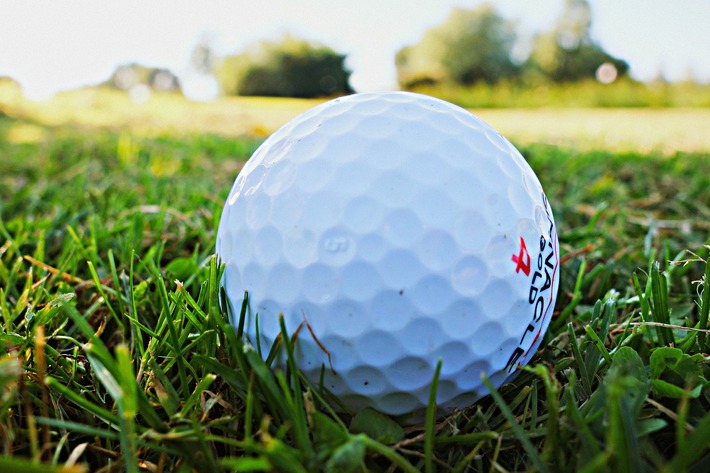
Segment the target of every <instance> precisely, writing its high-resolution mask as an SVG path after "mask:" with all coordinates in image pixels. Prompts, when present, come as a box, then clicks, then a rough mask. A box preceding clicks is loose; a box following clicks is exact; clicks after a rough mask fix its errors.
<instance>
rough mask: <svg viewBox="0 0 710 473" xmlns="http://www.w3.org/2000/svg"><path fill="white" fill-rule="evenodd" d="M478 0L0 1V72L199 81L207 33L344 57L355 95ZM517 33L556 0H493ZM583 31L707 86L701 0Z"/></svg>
mask: <svg viewBox="0 0 710 473" xmlns="http://www.w3.org/2000/svg"><path fill="white" fill-rule="evenodd" d="M483 2H484V0H300V1H299V0H290V1H287V0H271V1H269V0H261V1H247V0H202V1H199V2H198V1H190V2H188V1H181V0H172V1H168V0H152V1H138V0H124V1H102V0H93V1H89V0H72V1H68V0H55V1H40V0H23V1H13V0H0V12H2V14H1V15H0V76H10V77H12V78H14V79H15V80H17V81H18V82H20V84H21V85H22V87H23V91H24V93H25V95H27V96H28V97H30V98H35V99H41V98H47V97H49V96H51V94H53V93H55V92H56V91H59V90H66V89H72V88H77V87H81V86H83V85H92V84H97V83H99V82H102V81H104V80H106V79H107V78H108V77H109V76H110V75H111V74H112V72H113V71H114V70H115V69H116V67H117V66H119V65H121V64H127V63H132V62H137V63H140V64H143V65H146V66H150V67H165V68H169V69H170V70H172V71H173V72H175V73H177V74H178V76H180V77H181V80H182V82H183V84H188V83H190V81H191V80H192V83H199V81H196V79H197V76H195V74H194V73H192V72H191V71H190V67H189V63H190V54H191V52H192V50H193V48H194V47H195V45H196V44H197V43H198V42H200V41H207V42H208V43H209V44H210V45H211V47H212V48H213V50H214V51H215V52H216V53H217V54H218V55H227V54H234V53H238V52H241V51H243V50H244V49H245V48H247V47H248V46H249V45H251V44H254V43H256V42H258V41H260V40H263V39H278V38H280V37H283V36H284V35H286V34H291V35H293V36H296V37H299V38H304V39H308V40H313V41H318V42H321V43H323V44H325V45H327V46H329V47H331V48H333V49H334V50H336V51H337V52H339V53H341V54H346V55H347V62H346V65H347V66H348V67H349V69H350V70H351V71H352V75H351V81H350V82H351V85H352V86H353V87H354V88H355V90H356V91H359V92H363V91H373V90H388V89H394V88H396V72H395V68H394V55H395V53H396V52H397V51H398V50H399V49H400V48H402V47H403V46H406V45H411V44H414V43H416V42H417V41H419V40H420V39H421V37H422V35H423V33H424V32H425V31H426V30H427V29H428V28H430V27H432V26H435V25H437V24H439V23H441V22H442V21H443V20H444V19H445V18H446V17H447V16H448V15H449V13H450V11H451V9H452V8H453V7H454V6H460V7H467V8H468V7H470V8H473V7H475V6H477V5H480V4H481V3H483ZM493 4H494V5H495V6H496V8H497V10H498V12H499V13H500V14H501V15H502V16H504V17H505V18H506V19H508V20H510V21H513V22H514V24H515V25H516V31H517V33H518V36H519V37H520V38H522V39H523V40H524V39H526V38H528V39H529V38H531V37H532V36H533V35H534V34H535V33H537V32H541V31H549V30H550V29H551V27H552V25H553V23H554V21H555V19H556V18H557V16H558V15H559V13H560V12H561V9H562V5H563V0H504V1H500V2H493ZM590 5H591V11H592V37H593V39H595V40H596V41H597V42H598V43H599V44H600V45H601V46H602V47H603V48H604V49H605V50H606V51H607V52H608V53H610V54H612V55H614V56H616V57H619V58H621V59H624V60H626V61H627V62H628V63H629V64H630V66H631V69H630V72H631V75H632V77H634V78H636V79H639V80H651V79H654V78H657V77H659V74H662V75H663V77H665V78H666V79H668V80H682V79H687V78H689V77H692V78H694V79H696V80H699V81H701V82H710V28H708V26H707V24H708V19H710V1H708V0H679V1H670V0H623V1H619V0H590Z"/></svg>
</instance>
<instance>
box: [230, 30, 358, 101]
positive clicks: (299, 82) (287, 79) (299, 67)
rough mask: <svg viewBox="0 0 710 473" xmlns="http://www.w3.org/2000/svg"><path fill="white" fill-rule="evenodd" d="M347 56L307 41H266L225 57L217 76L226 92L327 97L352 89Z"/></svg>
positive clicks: (246, 94) (272, 95) (253, 94)
mask: <svg viewBox="0 0 710 473" xmlns="http://www.w3.org/2000/svg"><path fill="white" fill-rule="evenodd" d="M344 63H345V56H344V55H341V54H338V53H336V52H335V51H333V50H332V49H330V48H328V47H326V46H323V45H319V44H313V43H309V42H307V41H302V40H297V39H294V38H290V37H288V38H286V39H284V40H283V41H281V42H277V43H273V42H268V41H264V42H262V43H260V44H259V45H258V46H257V47H256V48H253V49H251V50H249V51H247V52H244V53H242V54H239V55H236V56H229V57H227V58H225V59H224V61H223V63H222V66H221V67H220V68H219V70H218V71H217V77H218V79H219V81H220V84H221V86H222V90H223V92H224V93H225V94H226V95H245V96H270V97H301V98H314V97H327V96H333V95H341V94H348V93H351V92H352V88H351V87H350V84H349V82H348V81H349V78H350V72H349V71H348V70H347V69H346V68H345V64H344Z"/></svg>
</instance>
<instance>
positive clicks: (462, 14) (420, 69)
mask: <svg viewBox="0 0 710 473" xmlns="http://www.w3.org/2000/svg"><path fill="white" fill-rule="evenodd" d="M515 40H516V35H515V32H514V30H513V29H512V27H511V25H510V24H509V23H508V22H506V21H505V20H504V19H503V18H502V17H501V16H500V15H499V14H498V13H497V12H496V11H495V9H494V8H493V6H491V5H490V4H484V5H481V6H480V7H478V8H475V9H473V10H467V9H463V8H454V9H453V10H452V11H451V14H450V15H449V17H448V18H447V19H446V20H445V21H444V22H443V23H442V24H440V25H438V26H436V27H434V28H431V29H430V30H428V31H426V32H425V33H424V36H423V37H422V39H421V41H419V43H417V44H415V45H413V46H407V47H404V48H402V49H401V50H400V51H398V52H397V55H396V58H395V64H396V67H397V77H398V80H399V83H400V85H401V86H402V87H405V88H409V87H414V86H417V85H421V84H438V83H454V84H459V85H472V84H475V83H476V82H479V81H484V82H488V83H496V82H498V81H500V80H502V79H507V78H511V77H515V76H516V75H517V74H518V72H519V68H518V66H517V65H516V64H515V63H514V61H513V60H512V58H511V51H512V48H513V44H514V43H515Z"/></svg>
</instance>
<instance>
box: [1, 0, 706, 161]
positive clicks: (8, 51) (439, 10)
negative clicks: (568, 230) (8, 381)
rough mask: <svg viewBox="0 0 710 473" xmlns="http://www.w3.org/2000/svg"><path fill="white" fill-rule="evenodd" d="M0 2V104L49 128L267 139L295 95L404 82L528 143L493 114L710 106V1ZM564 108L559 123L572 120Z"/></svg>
mask: <svg viewBox="0 0 710 473" xmlns="http://www.w3.org/2000/svg"><path fill="white" fill-rule="evenodd" d="M0 6H1V7H2V11H3V14H2V19H1V20H0V22H2V28H0V113H3V114H5V115H15V116H16V115H21V116H25V117H30V116H31V117H33V118H35V119H37V120H39V121H41V122H43V123H49V124H60V123H67V122H71V123H79V124H81V123H84V124H91V125H93V126H106V127H111V126H113V127H122V128H126V127H128V128H131V129H141V130H155V129H157V128H160V127H168V128H170V129H171V130H173V131H175V130H178V131H179V130H185V131H200V130H204V131H209V132H213V133H222V134H225V133H226V134H251V135H264V134H268V133H270V132H271V131H273V129H274V128H275V127H277V126H279V125H280V124H282V123H283V122H285V121H286V120H288V119H289V118H291V117H292V116H294V115H295V114H297V113H298V112H300V111H302V110H304V109H306V108H309V107H311V106H312V105H313V103H312V101H306V102H304V100H303V99H309V100H313V99H315V100H319V99H320V100H324V99H326V98H329V97H333V96H337V95H342V94H348V93H352V92H366V91H379V90H395V89H401V90H413V91H419V92H424V93H428V94H431V95H435V96H439V97H441V98H444V99H447V100H449V101H452V102H454V103H457V104H459V105H462V106H464V107H469V108H475V109H485V110H489V112H483V115H486V113H488V115H487V116H485V117H484V118H486V119H489V121H493V122H496V123H493V124H494V125H496V126H499V127H502V128H503V130H502V131H503V132H504V133H505V132H509V133H512V134H513V135H515V136H518V137H521V139H524V136H523V135H524V134H525V132H526V124H525V122H526V121H527V120H528V118H527V116H522V117H521V116H518V115H516V116H513V115H510V114H509V113H508V114H501V113H498V114H496V112H495V111H496V110H498V111H500V110H503V109H508V110H511V109H515V110H521V109H528V110H529V109H541V108H545V109H550V108H554V109H557V108H597V109H598V108H604V109H629V108H635V109H638V108H653V109H659V108H663V109H671V108H672V109H678V108H684V109H687V108H691V109H693V110H694V113H696V114H697V113H700V112H698V109H701V108H706V107H709V106H710V85H709V83H710V54H709V53H710V29H709V28H707V24H706V22H707V19H708V18H710V2H707V1H704V0H687V1H684V2H683V3H682V6H680V5H678V4H676V3H674V2H667V1H663V0H628V1H624V2H614V1H611V0H538V1H535V2H532V1H528V0H508V1H505V2H499V3H488V2H485V1H482V0H469V1H466V0H445V1H437V2H408V1H403V0H397V1H388V2H382V1H376V0H362V1H359V2H352V1H347V2H346V1H342V0H331V1H326V0H310V1H302V2H292V1H284V0H278V1H270V2H257V1H244V0H238V1H222V0H217V1H211V2H200V3H198V2H184V1H177V2H173V1H171V2H168V1H163V0H158V1H152V2H138V1H126V2H88V1H75V2H51V3H50V2H22V3H19V2H10V1H7V0H0ZM249 97H260V98H262V99H260V100H255V99H248V98H249ZM264 97H280V98H282V100H279V101H273V100H272V101H268V100H263V98H264ZM288 99H294V100H288ZM296 99H300V100H296ZM189 104H193V105H194V104H198V105H199V106H197V105H196V106H190V105H189ZM188 106H189V107H190V108H189V110H190V111H189V112H186V108H185V107H188ZM669 113H670V112H669ZM684 113H686V111H684ZM538 116H540V115H538ZM683 116H687V114H686V115H683ZM554 117H557V120H553V121H554V123H551V124H550V127H551V129H552V128H555V127H557V128H560V127H561V128H564V127H565V126H571V125H569V122H570V120H569V117H566V118H565V116H564V113H561V114H560V113H556V114H555V115H554ZM551 119H552V117H551ZM615 119H618V121H619V123H624V122H625V121H627V119H628V117H627V116H625V115H623V114H621V115H618V116H616V117H613V116H612V117H611V118H608V114H607V115H605V118H604V121H605V122H607V123H608V124H610V125H611V128H612V130H613V129H614V127H615V126H616V125H615V123H616V122H614V120H615ZM666 119H667V120H668V121H669V122H678V121H683V117H681V116H677V115H673V114H671V115H669V116H668V117H666ZM585 120H592V122H589V123H588V122H584V123H581V122H580V121H579V120H578V121H575V122H574V123H575V124H574V127H576V128H575V130H570V131H569V132H568V133H567V134H566V135H564V136H549V137H545V136H544V135H545V133H546V132H545V130H544V129H543V130H541V131H540V130H538V131H536V134H537V135H540V134H542V135H543V137H542V138H541V139H543V140H547V141H552V142H554V141H555V140H558V141H559V140H562V141H564V140H575V139H577V137H576V135H575V133H577V134H580V133H581V132H580V131H579V130H577V129H578V128H580V127H581V128H583V129H584V131H586V132H589V131H590V130H589V129H590V128H594V127H595V126H597V125H595V124H594V123H596V122H594V121H593V120H594V118H593V113H589V114H587V115H586V118H585ZM698 120H699V121H701V122H702V121H703V117H700V118H697V119H696V120H695V121H698ZM543 121H544V122H548V121H547V120H543ZM643 126H646V125H643ZM649 126H650V125H649ZM684 130H685V129H684V128H683V127H682V125H679V128H678V129H677V130H676V129H674V131H673V135H669V136H668V137H665V138H663V139H664V140H668V139H674V138H673V137H677V134H678V133H684ZM592 131H593V130H592ZM550 133H552V131H550ZM604 133H606V131H605V132H604ZM692 134H695V133H694V132H692V133H691V135H692ZM592 135H593V133H592ZM596 139H597V138H596V137H594V136H593V137H592V140H596ZM611 139H612V140H616V141H618V140H619V139H620V138H618V137H617V138H614V137H613V136H612V138H611ZM648 139H650V138H648ZM647 145H648V146H649V147H654V146H655V147H658V146H661V145H662V144H661V143H660V142H659V140H656V141H653V142H650V143H648V144H647ZM644 146H645V145H644ZM693 146H695V145H693ZM703 146H704V145H703ZM691 148H692V146H691Z"/></svg>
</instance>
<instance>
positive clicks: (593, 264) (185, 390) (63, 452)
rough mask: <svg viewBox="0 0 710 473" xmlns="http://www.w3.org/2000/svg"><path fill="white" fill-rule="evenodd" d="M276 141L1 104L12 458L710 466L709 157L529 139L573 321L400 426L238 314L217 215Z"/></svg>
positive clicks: (2, 274)
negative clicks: (242, 174) (517, 360)
mask: <svg viewBox="0 0 710 473" xmlns="http://www.w3.org/2000/svg"><path fill="white" fill-rule="evenodd" d="M18 125H19V128H18ZM18 129H19V130H20V131H19V132H18ZM13 134H14V135H13ZM258 144H259V139H256V138H249V137H242V138H233V137H228V138H225V137H220V136H217V135H209V134H204V135H199V134H192V135H191V134H180V135H179V136H177V135H176V136H173V135H169V134H168V135H156V136H152V137H142V138H141V137H139V136H137V135H135V134H129V133H121V132H116V131H108V130H103V131H102V130H96V129H88V128H86V127H72V126H66V125H61V126H54V127H48V126H47V125H44V124H42V123H38V122H32V121H29V120H26V121H19V122H18V121H17V120H14V119H11V118H9V117H5V118H0V314H1V318H0V323H1V324H2V325H1V327H2V328H1V330H0V407H1V408H2V409H1V410H0V448H2V449H3V450H2V452H3V455H2V456H0V471H3V472H5V471H7V472H13V471H23V472H25V473H27V472H32V471H84V470H85V469H88V470H90V471H98V470H100V471H124V470H125V471H235V470H236V471H268V470H272V469H273V470H279V471H295V472H298V471H303V472H308V471H321V470H325V471H360V470H368V471H422V470H424V471H433V470H435V469H436V470H438V471H461V472H463V471H491V470H499V471H506V470H507V471H521V470H540V471H544V470H548V471H582V470H583V471H590V472H591V471H608V470H609V469H610V468H611V469H613V470H614V471H646V470H664V469H665V470H667V471H707V470H708V469H709V468H710V450H709V449H708V442H707V438H710V414H709V409H708V408H709V407H710V390H709V389H708V381H707V380H708V375H709V374H710V373H709V369H708V364H707V360H706V354H707V353H708V350H709V345H710V340H708V337H707V326H708V311H709V310H710V269H709V268H710V265H709V264H708V263H707V260H708V253H709V252H708V248H707V247H706V246H705V245H708V244H710V237H709V235H710V156H709V155H708V154H707V153H702V152H699V153H675V154H673V153H661V152H657V153H643V154H637V153H631V152H625V153H618V152H611V151H581V150H574V149H565V148H559V147H555V146H550V145H542V144H530V143H528V144H526V145H525V146H522V147H521V151H522V152H523V154H524V155H525V157H526V159H528V161H529V162H530V163H531V165H532V167H533V168H534V169H535V171H536V172H537V174H538V176H539V177H540V180H541V181H542V183H543V186H544V187H545V191H546V194H547V196H548V198H549V200H550V202H551V203H552V206H553V211H554V212H555V217H556V220H557V224H558V229H559V237H560V245H561V250H562V261H563V265H562V274H561V284H560V293H559V297H558V302H557V308H556V316H555V318H554V319H553V321H552V323H551V326H550V329H549V331H548V333H547V335H546V336H545V339H544V341H543V343H542V345H541V349H540V350H539V352H538V355H537V356H536V357H535V358H534V360H533V363H532V364H531V366H530V367H529V368H528V369H526V370H525V372H523V373H522V374H521V375H520V376H519V377H518V379H517V380H516V381H515V383H514V384H511V385H507V386H503V387H501V388H500V389H499V390H498V391H497V392H495V393H494V395H493V396H488V397H486V398H484V399H483V400H481V401H480V402H479V403H477V404H476V405H474V406H471V407H470V408H468V409H465V410H463V411H461V412H459V413H457V414H455V415H453V416H451V417H449V418H447V419H444V420H440V421H438V422H434V421H433V420H432V419H429V422H427V423H425V424H422V425H416V426H413V427H408V428H406V429H401V428H400V427H399V426H398V425H397V424H396V423H393V422H392V421H391V420H390V419H388V418H386V417H384V416H380V415H379V414H377V413H373V412H367V411H366V412H364V413H362V414H360V415H359V416H355V418H354V419H351V418H350V417H349V416H340V417H339V416H335V415H333V414H332V413H331V412H329V410H328V409H327V408H324V406H326V405H327V402H326V400H325V399H324V398H323V395H322V393H321V392H320V390H319V389H318V387H317V386H310V385H308V384H307V382H306V381H305V380H304V379H302V378H301V377H299V376H297V375H295V374H294V373H292V372H291V373H280V372H278V373H276V374H274V373H273V372H272V371H271V370H269V369H268V366H267V365H266V364H264V363H263V362H262V361H261V358H260V357H259V356H258V355H256V353H255V352H253V351H249V350H244V347H243V344H242V341H241V338H240V337H238V336H237V334H235V333H234V331H233V330H232V329H231V328H230V327H229V326H228V323H227V321H226V316H225V314H224V313H222V312H221V311H220V304H219V297H220V293H219V284H218V281H219V275H220V268H219V266H218V264H217V261H216V260H215V259H214V258H213V252H214V243H215V234H216V228H217V224H218V221H219V216H220V212H221V208H222V205H223V202H224V199H225V198H226V195H227V192H228V191H229V188H230V186H231V184H232V182H233V180H234V178H235V176H236V173H237V171H238V169H239V166H240V165H241V163H243V162H244V161H245V160H246V159H247V158H248V156H249V155H250V154H251V153H252V152H253V150H254V149H255V148H256V147H257V146H258ZM285 340H288V337H285ZM285 345H286V347H285V348H286V349H289V347H290V344H289V343H286V344H285ZM432 376H433V374H432ZM434 385H435V383H434Z"/></svg>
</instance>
